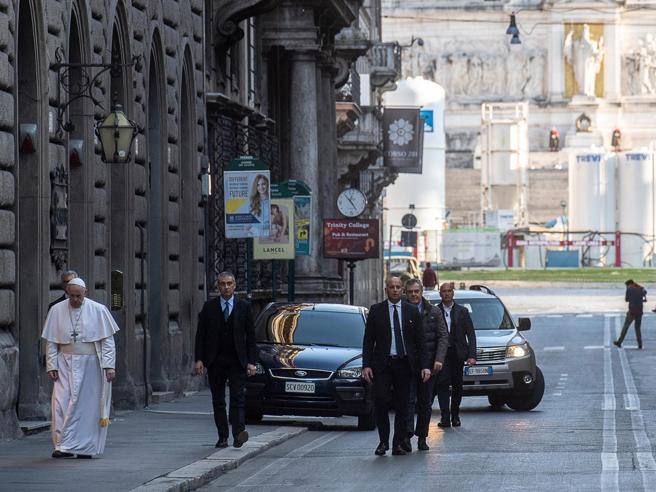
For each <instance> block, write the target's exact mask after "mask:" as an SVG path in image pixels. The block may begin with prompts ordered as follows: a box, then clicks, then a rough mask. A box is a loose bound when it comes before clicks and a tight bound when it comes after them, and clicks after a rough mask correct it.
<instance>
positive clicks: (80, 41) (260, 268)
mask: <svg viewBox="0 0 656 492" xmlns="http://www.w3.org/2000/svg"><path fill="white" fill-rule="evenodd" d="M380 26H381V8H380V0H316V1H309V0H308V1H305V0H152V1H150V0H132V1H127V0H61V1H60V0H48V1H45V0H0V438H11V437H14V436H17V435H19V434H20V425H19V421H24V420H45V419H47V418H48V415H49V395H50V385H49V383H48V381H47V380H46V377H45V367H44V357H43V355H44V345H43V343H42V341H41V340H40V332H41V326H42V324H43V321H44V319H45V317H46V314H47V307H48V303H49V302H51V301H52V300H54V299H56V298H57V297H58V296H59V295H60V294H61V291H60V290H59V285H58V284H59V274H60V273H61V272H62V271H64V270H66V269H75V270H77V271H78V272H79V274H80V275H81V276H82V277H83V278H84V279H85V281H86V283H87V286H88V288H89V293H88V295H89V296H90V297H91V298H93V299H95V300H98V301H100V302H103V303H105V304H107V305H112V306H113V309H112V314H113V315H114V316H115V318H116V320H117V322H118V324H119V326H120V327H121V331H120V332H119V333H118V335H117V336H116V341H117V354H118V359H117V380H116V382H115V384H114V405H115V407H117V408H136V407H140V406H143V405H147V404H148V403H149V402H151V401H153V400H155V399H157V398H161V397H163V396H164V395H167V394H180V393H181V392H182V391H183V390H185V389H192V388H194V387H197V386H198V385H199V384H201V379H200V378H192V377H191V373H192V367H193V362H194V361H193V341H194V334H195V318H196V313H197V312H198V311H199V309H200V307H201V305H202V302H203V301H204V300H205V299H206V298H207V297H208V296H210V297H211V296H212V295H215V292H213V287H214V280H215V278H216V274H217V273H218V272H220V271H222V270H231V271H233V272H234V273H235V275H236V277H237V283H238V289H239V291H240V292H239V295H243V296H248V297H250V298H251V299H252V300H253V301H254V302H253V304H254V306H255V309H259V308H260V307H261V306H262V305H264V304H265V303H266V302H269V301H270V300H271V299H272V298H274V297H277V298H278V299H280V298H284V297H286V296H285V294H286V291H287V288H288V285H287V284H288V282H287V279H288V265H287V264H281V263H282V262H277V263H278V264H275V265H274V264H273V263H272V262H263V261H260V262H255V261H252V260H250V259H248V258H249V256H250V250H249V248H250V246H249V244H248V243H247V242H246V241H243V240H227V239H226V238H225V234H224V229H223V196H222V193H223V186H222V183H223V169H224V167H225V166H226V164H227V163H228V162H229V161H230V160H231V159H233V158H234V157H237V156H240V155H255V156H257V157H260V158H261V159H263V160H264V161H265V162H266V163H267V164H268V165H269V167H270V169H271V175H272V180H273V181H274V182H276V181H282V180H285V179H301V180H304V181H305V182H306V183H307V184H308V185H309V186H310V187H311V189H312V190H313V195H314V197H315V198H314V208H313V210H312V217H311V218H312V223H313V225H314V227H313V232H312V234H313V236H312V242H313V250H312V254H311V255H310V256H306V257H301V258H297V260H296V262H295V289H296V298H297V299H314V300H330V301H343V300H345V295H346V289H345V286H346V280H347V278H346V273H345V271H344V266H343V265H341V264H340V262H338V261H336V260H324V259H323V253H322V250H321V243H322V238H321V226H320V225H321V220H322V219H323V218H330V217H336V216H338V213H337V210H336V205H335V202H336V197H337V194H338V193H339V191H341V189H343V188H344V187H346V186H359V187H361V188H363V190H364V191H365V192H366V193H367V196H368V199H369V207H368V210H367V212H366V213H367V215H368V216H369V217H372V218H376V217H378V216H379V215H380V195H381V192H382V190H383V188H384V186H385V185H386V183H387V182H389V180H391V179H393V174H391V173H389V172H388V171H386V170H384V169H381V166H380V162H379V160H378V148H377V145H378V143H379V140H380V135H379V130H378V126H377V125H379V119H380V113H379V108H380V94H381V91H383V90H390V89H392V88H393V81H394V80H395V79H396V78H398V77H399V76H400V63H398V64H396V65H394V63H392V66H391V69H390V63H388V62H389V61H390V60H387V61H386V59H385V57H384V56H383V57H382V58H381V56H380V54H379V55H376V46H378V47H379V48H380V46H379V45H380V37H381V29H380ZM57 53H60V55H59V56H60V58H61V61H63V62H66V63H74V64H75V63H85V64H88V63H94V64H98V63H104V64H108V63H110V62H111V61H112V60H118V61H119V62H120V63H121V64H122V65H124V66H123V67H122V69H121V70H120V71H115V72H106V73H104V74H103V75H102V76H101V77H100V83H99V85H97V86H94V89H93V94H94V97H95V98H96V99H97V101H98V102H99V103H101V104H102V107H101V106H99V105H96V104H95V103H93V102H92V101H91V100H89V99H76V100H73V101H72V102H71V103H70V105H68V106H66V105H65V104H64V103H66V102H68V100H69V99H70V97H69V95H68V94H66V92H65V91H63V86H62V85H61V84H60V83H59V82H60V81H58V78H57V73H56V72H55V71H54V70H53V69H52V67H51V65H52V64H53V63H55V62H57V61H58V58H57ZM133 57H138V58H137V60H136V63H134V65H130V64H131V61H132V60H133ZM381 59H382V60H383V62H380V61H377V60H381ZM392 62H393V61H392ZM91 70H92V73H96V72H93V71H98V70H100V69H99V68H93V69H91ZM358 71H360V72H361V73H362V74H363V75H364V74H371V79H372V80H373V79H375V80H376V81H377V82H376V84H370V83H369V82H368V80H367V81H366V83H365V84H364V85H363V86H362V87H360V86H359V85H358V89H359V91H360V92H361V93H363V94H366V97H365V100H364V101H361V100H360V97H359V96H358V98H357V100H356V99H353V98H351V100H350V101H342V100H340V101H338V99H339V97H340V96H338V93H339V92H340V91H342V89H343V87H345V86H347V87H349V88H353V87H355V86H356V85H355V84H354V81H355V80H359V78H360V75H359V73H358ZM381 73H382V75H381ZM364 78H365V79H367V77H364ZM68 79H69V81H70V83H71V84H73V85H75V84H76V83H79V82H83V81H84V75H83V74H82V72H81V71H80V70H79V69H73V70H71V71H69V74H68ZM349 90H350V89H349ZM113 103H119V104H121V105H122V106H123V108H124V109H125V112H126V114H127V115H128V117H129V118H131V119H132V120H134V121H135V122H136V124H137V125H138V127H139V133H138V135H137V138H136V141H135V144H134V146H133V153H132V159H131V162H130V163H128V164H120V165H118V164H105V163H103V162H102V161H101V160H100V154H99V152H100V147H99V143H98V141H97V139H95V138H94V135H93V125H94V124H95V122H96V121H97V120H99V119H100V118H102V117H103V116H104V115H105V114H106V113H107V111H108V108H109V107H110V106H111V105H112V104H113ZM342 103H345V104H342ZM340 104H341V106H340ZM60 108H62V110H61V111H59V110H60ZM60 114H61V117H62V118H61V119H62V122H63V123H64V124H66V123H67V122H70V123H71V124H72V128H69V129H68V131H63V130H62V128H61V127H60V124H59V122H58V119H59V118H58V117H59V116H60ZM358 125H360V129H364V130H366V131H362V132H360V134H358V135H356V134H354V133H353V132H354V131H356V130H357V128H358ZM21 129H25V130H29V129H31V130H32V131H33V138H32V139H31V142H28V144H25V139H24V137H23V136H22V134H21ZM377 132H378V133H377ZM356 133H357V132H356ZM349 135H350V137H348V136H349ZM347 137H348V138H347ZM353 137H356V138H353ZM349 138H350V140H351V142H350V143H348V142H346V140H348V139H349ZM338 139H339V140H338ZM354 142H355V144H354ZM29 143H31V144H32V145H29ZM24 144H25V145H24ZM338 144H339V146H338ZM74 150H75V155H74V157H71V156H72V155H73V154H74V152H73V151H74ZM354 164H355V165H354ZM360 267H361V268H360V269H359V270H358V273H359V276H358V277H357V278H358V298H357V301H358V303H361V304H365V305H368V304H369V303H371V302H373V300H375V299H376V298H378V297H379V296H380V294H381V286H382V262H380V261H378V262H377V261H375V260H368V263H367V264H366V265H365V264H364V263H361V264H360ZM274 273H275V275H274ZM274 278H275V279H277V280H276V281H275V284H274V283H273V280H274ZM274 285H275V289H274V288H272V287H273V286H274ZM274 290H275V291H276V292H274ZM276 294H277V295H276ZM121 296H122V299H123V302H122V303H121V302H118V301H120V298H121Z"/></svg>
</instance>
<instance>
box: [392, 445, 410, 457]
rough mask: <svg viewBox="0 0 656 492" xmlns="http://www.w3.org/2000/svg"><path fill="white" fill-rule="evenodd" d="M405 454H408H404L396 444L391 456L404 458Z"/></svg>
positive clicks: (401, 448)
mask: <svg viewBox="0 0 656 492" xmlns="http://www.w3.org/2000/svg"><path fill="white" fill-rule="evenodd" d="M406 454H408V453H406V451H405V449H403V447H402V446H401V445H400V444H397V445H396V446H394V447H393V448H392V456H405V455H406Z"/></svg>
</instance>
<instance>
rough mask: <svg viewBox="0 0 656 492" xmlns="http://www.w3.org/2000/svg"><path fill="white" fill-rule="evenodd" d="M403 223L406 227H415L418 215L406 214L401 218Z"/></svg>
mask: <svg viewBox="0 0 656 492" xmlns="http://www.w3.org/2000/svg"><path fill="white" fill-rule="evenodd" d="M401 224H402V225H403V227H405V228H406V229H414V228H415V227H417V217H415V216H414V215H413V214H405V215H404V216H403V217H402V218H401Z"/></svg>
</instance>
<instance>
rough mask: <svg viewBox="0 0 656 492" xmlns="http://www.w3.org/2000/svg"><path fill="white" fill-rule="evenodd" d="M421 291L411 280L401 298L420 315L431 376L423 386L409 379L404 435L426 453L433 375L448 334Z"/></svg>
mask: <svg viewBox="0 0 656 492" xmlns="http://www.w3.org/2000/svg"><path fill="white" fill-rule="evenodd" d="M423 293H424V289H423V286H422V285H421V281H420V280H419V279H417V278H412V279H410V280H408V281H407V282H406V283H405V296H406V299H407V300H408V302H409V303H410V304H412V305H414V306H417V309H418V310H419V315H420V316H421V321H422V327H423V330H424V347H425V350H426V352H427V353H428V360H429V361H432V364H433V365H432V371H431V374H432V375H431V377H430V379H429V380H428V381H426V382H425V383H424V382H422V381H421V378H419V377H416V378H414V379H412V380H411V385H410V401H409V405H408V427H407V428H408V435H412V434H414V435H416V436H417V438H418V440H417V448H418V449H419V450H420V451H428V450H429V449H430V448H429V447H428V444H427V443H426V437H427V436H428V426H429V424H430V418H431V413H432V402H433V388H434V386H435V374H437V373H438V372H439V371H440V370H441V369H442V365H443V364H444V357H445V356H446V349H447V346H448V344H449V334H448V332H447V331H446V325H445V324H444V317H443V316H442V313H441V311H440V310H439V308H438V307H437V306H434V305H432V304H431V303H430V302H428V300H426V299H424V297H423ZM415 408H416V410H417V425H416V426H413V424H414V414H415Z"/></svg>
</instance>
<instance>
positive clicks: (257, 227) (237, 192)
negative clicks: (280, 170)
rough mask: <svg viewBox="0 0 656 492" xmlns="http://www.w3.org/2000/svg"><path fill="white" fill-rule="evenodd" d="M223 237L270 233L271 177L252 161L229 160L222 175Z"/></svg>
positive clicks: (253, 159)
mask: <svg viewBox="0 0 656 492" xmlns="http://www.w3.org/2000/svg"><path fill="white" fill-rule="evenodd" d="M223 193H224V206H225V235H226V238H228V239H238V238H248V237H263V236H264V237H266V236H268V235H269V231H270V229H271V217H270V210H271V177H270V174H269V170H268V169H267V167H266V165H265V164H264V162H262V161H260V160H259V159H255V158H254V157H249V156H246V157H240V158H238V159H233V160H232V161H231V162H230V164H229V166H228V168H227V169H226V170H225V171H224V173H223Z"/></svg>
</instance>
